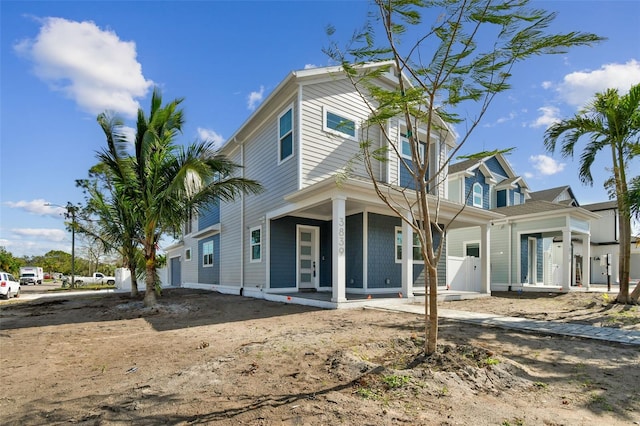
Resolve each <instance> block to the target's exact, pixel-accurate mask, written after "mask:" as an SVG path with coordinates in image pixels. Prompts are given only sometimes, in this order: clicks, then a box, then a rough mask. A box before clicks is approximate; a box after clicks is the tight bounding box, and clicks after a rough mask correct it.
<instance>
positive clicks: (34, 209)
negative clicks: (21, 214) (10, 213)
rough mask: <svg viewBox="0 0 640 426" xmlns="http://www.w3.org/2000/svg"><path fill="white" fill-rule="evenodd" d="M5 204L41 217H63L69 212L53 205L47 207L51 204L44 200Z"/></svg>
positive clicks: (8, 202) (7, 202)
mask: <svg viewBox="0 0 640 426" xmlns="http://www.w3.org/2000/svg"><path fill="white" fill-rule="evenodd" d="M4 204H5V205H7V206H9V207H10V208H12V209H21V210H24V211H26V212H29V213H33V214H37V215H40V216H45V215H48V216H54V217H58V216H60V215H63V214H64V213H65V212H66V211H67V210H66V209H65V208H64V207H59V206H52V205H49V206H47V205H46V204H49V202H48V201H47V200H44V199H42V198H38V199H35V200H31V201H25V200H20V201H6V202H5V203H4Z"/></svg>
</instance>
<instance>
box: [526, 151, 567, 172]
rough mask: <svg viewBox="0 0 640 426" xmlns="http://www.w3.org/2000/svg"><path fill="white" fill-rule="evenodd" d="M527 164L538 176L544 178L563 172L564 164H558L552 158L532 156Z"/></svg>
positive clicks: (542, 155)
mask: <svg viewBox="0 0 640 426" xmlns="http://www.w3.org/2000/svg"><path fill="white" fill-rule="evenodd" d="M529 162H530V163H531V165H532V166H533V168H534V169H536V170H537V171H538V172H539V173H540V174H542V175H545V176H550V175H555V174H556V173H560V172H561V171H563V170H564V167H565V166H566V163H558V162H557V161H556V160H554V159H553V158H551V157H549V156H546V155H544V154H541V155H532V156H530V157H529Z"/></svg>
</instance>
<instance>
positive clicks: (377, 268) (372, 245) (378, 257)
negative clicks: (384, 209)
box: [367, 213, 402, 288]
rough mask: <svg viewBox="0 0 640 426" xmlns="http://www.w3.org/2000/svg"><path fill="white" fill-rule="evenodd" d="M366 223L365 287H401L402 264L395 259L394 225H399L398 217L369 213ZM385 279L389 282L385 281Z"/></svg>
mask: <svg viewBox="0 0 640 426" xmlns="http://www.w3.org/2000/svg"><path fill="white" fill-rule="evenodd" d="M368 223H369V226H368V229H367V253H368V261H367V276H368V283H367V284H368V285H367V287H368V288H386V287H396V288H397V287H401V286H402V265H401V264H400V263H396V261H395V258H396V255H395V249H396V234H395V232H396V231H395V227H396V226H401V221H400V218H398V217H392V216H383V215H379V214H374V213H369V217H368ZM387 279H388V280H389V281H390V283H389V284H386V282H385V281H386V280H387Z"/></svg>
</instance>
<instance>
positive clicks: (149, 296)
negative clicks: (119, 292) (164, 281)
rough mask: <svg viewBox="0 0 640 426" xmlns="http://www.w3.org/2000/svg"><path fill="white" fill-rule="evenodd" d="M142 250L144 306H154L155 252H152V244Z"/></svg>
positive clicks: (155, 300)
mask: <svg viewBox="0 0 640 426" xmlns="http://www.w3.org/2000/svg"><path fill="white" fill-rule="evenodd" d="M145 245H146V246H147V247H145V250H144V253H145V255H144V257H145V262H144V264H145V277H144V281H145V284H146V290H145V292H144V306H146V307H150V306H155V305H156V303H158V298H157V297H156V252H155V250H154V246H153V245H154V243H153V242H152V243H151V244H146V243H145Z"/></svg>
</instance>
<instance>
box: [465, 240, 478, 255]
mask: <svg viewBox="0 0 640 426" xmlns="http://www.w3.org/2000/svg"><path fill="white" fill-rule="evenodd" d="M464 255H465V256H472V257H480V242H479V241H468V242H465V243H464Z"/></svg>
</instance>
